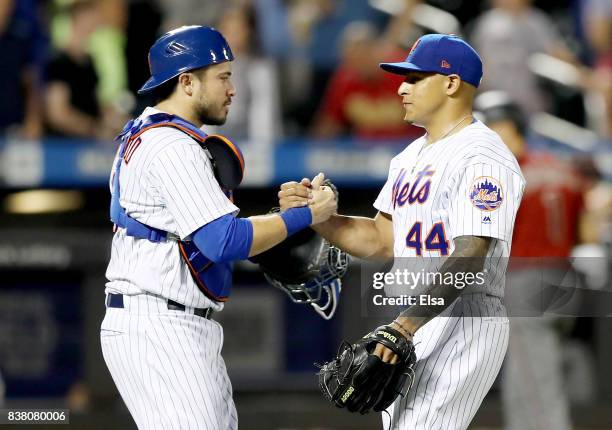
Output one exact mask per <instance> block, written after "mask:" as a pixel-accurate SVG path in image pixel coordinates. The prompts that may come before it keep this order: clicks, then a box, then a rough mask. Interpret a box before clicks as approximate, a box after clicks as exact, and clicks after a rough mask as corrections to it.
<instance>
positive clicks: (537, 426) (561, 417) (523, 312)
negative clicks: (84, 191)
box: [475, 91, 586, 430]
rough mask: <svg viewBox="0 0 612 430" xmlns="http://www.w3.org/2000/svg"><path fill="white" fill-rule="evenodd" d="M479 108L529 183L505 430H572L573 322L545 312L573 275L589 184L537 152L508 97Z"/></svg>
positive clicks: (513, 286) (519, 237) (490, 96)
mask: <svg viewBox="0 0 612 430" xmlns="http://www.w3.org/2000/svg"><path fill="white" fill-rule="evenodd" d="M475 107H476V108H477V109H478V110H479V111H480V112H481V113H482V115H483V116H484V118H483V119H484V121H485V123H486V124H487V125H488V126H489V127H490V128H491V129H492V130H493V131H495V132H497V133H498V134H499V135H500V137H501V138H502V140H503V141H504V143H505V144H506V145H507V146H508V148H509V149H510V150H511V151H512V153H513V154H514V155H515V157H516V158H517V160H518V162H519V165H520V167H521V170H522V172H523V175H524V176H525V180H526V186H525V193H524V195H523V200H522V202H521V207H520V208H519V210H518V213H517V215H516V221H515V224H514V233H513V238H512V253H511V257H513V261H512V262H511V264H510V265H509V268H508V274H507V276H506V291H507V296H506V303H507V305H508V309H509V314H510V315H511V316H512V318H510V340H509V343H508V355H507V357H506V364H505V367H504V378H503V380H502V399H503V402H504V408H503V409H504V412H506V414H505V421H506V426H505V428H506V429H507V430H547V429H555V430H570V429H571V428H572V424H571V420H570V414H569V401H568V396H567V390H565V389H564V378H563V375H564V373H565V372H563V370H562V367H561V365H562V349H561V341H562V339H561V337H560V333H559V332H558V329H559V327H565V328H567V327H569V326H570V325H571V324H572V320H571V319H567V318H563V319H560V318H558V317H555V316H554V315H552V316H551V315H542V312H545V311H547V310H548V309H547V308H548V304H547V303H545V300H546V297H547V294H550V293H548V290H545V288H544V286H545V285H544V283H548V284H547V288H548V289H550V286H551V285H560V284H561V282H562V281H563V280H564V278H565V276H566V275H567V270H568V268H569V261H568V260H567V259H568V258H569V257H570V253H571V251H572V249H573V247H574V246H575V245H576V244H577V243H578V241H579V233H580V230H579V224H580V223H579V220H580V219H581V217H582V215H583V208H584V198H583V197H584V194H585V191H586V183H585V181H584V180H583V178H582V177H581V176H580V175H579V174H578V172H577V170H576V169H575V168H574V167H573V166H572V165H570V164H568V163H565V162H562V161H561V160H559V159H557V158H556V157H555V156H553V155H552V154H547V153H533V152H532V151H530V150H529V148H528V146H527V141H526V132H527V121H526V118H525V116H524V114H523V112H522V111H521V109H520V108H519V107H518V105H516V104H515V103H513V102H511V100H510V97H509V96H508V95H507V94H505V93H503V92H499V91H491V92H485V93H483V94H481V95H480V96H478V97H477V98H476V100H475ZM516 257H529V258H527V259H525V258H523V259H521V258H516ZM572 286H575V285H572ZM533 297H538V298H539V299H540V300H542V303H537V304H534V303H530V306H531V309H526V308H525V307H524V305H525V304H526V303H529V302H530V298H533ZM530 315H531V316H530ZM568 323H569V324H568ZM585 382H586V381H585ZM517 411H520V413H517Z"/></svg>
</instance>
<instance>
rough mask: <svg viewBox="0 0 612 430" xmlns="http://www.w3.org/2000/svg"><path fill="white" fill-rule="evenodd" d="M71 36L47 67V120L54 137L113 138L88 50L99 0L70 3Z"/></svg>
mask: <svg viewBox="0 0 612 430" xmlns="http://www.w3.org/2000/svg"><path fill="white" fill-rule="evenodd" d="M67 7H68V9H69V16H70V23H71V28H70V36H69V38H68V40H67V42H66V44H65V46H64V47H63V49H61V50H60V51H59V52H57V53H56V54H55V55H54V57H53V58H52V60H51V61H50V63H49V66H48V72H47V80H48V83H47V89H46V94H45V98H46V120H47V124H48V129H49V130H48V131H49V133H50V134H51V135H53V136H63V137H80V138H93V137H95V138H101V139H105V138H106V139H108V138H112V137H113V135H114V133H115V132H116V131H117V130H116V129H115V127H110V125H109V124H108V123H106V122H105V121H104V119H103V115H102V109H101V106H100V104H99V103H98V98H97V95H96V88H97V86H98V75H97V74H96V71H95V69H94V66H93V63H92V59H91V56H90V54H89V53H88V43H89V40H90V36H91V35H92V34H93V32H94V31H95V30H96V29H97V28H98V27H99V25H100V23H101V15H100V10H99V8H98V7H99V4H98V2H97V1H96V0H78V1H75V2H73V3H71V4H70V5H69V6H67Z"/></svg>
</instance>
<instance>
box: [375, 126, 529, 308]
mask: <svg viewBox="0 0 612 430" xmlns="http://www.w3.org/2000/svg"><path fill="white" fill-rule="evenodd" d="M524 186H525V180H524V178H523V175H522V173H521V170H520V168H519V166H518V163H517V161H516V158H515V157H514V155H513V154H512V153H511V152H510V151H509V149H508V148H507V147H506V145H505V144H504V143H503V141H502V140H501V139H500V137H499V136H498V135H497V134H496V133H495V132H493V131H492V130H490V129H489V128H488V127H486V126H485V125H484V124H483V123H481V122H479V121H475V122H473V123H472V124H470V125H469V126H467V127H465V128H463V129H462V130H460V131H459V132H457V133H455V134H453V135H451V136H449V137H446V138H444V139H441V140H439V141H437V142H434V143H433V144H429V145H428V144H427V141H426V138H425V136H423V137H421V138H419V139H417V140H416V141H414V142H413V143H412V144H411V145H409V146H408V147H407V148H406V149H405V150H404V151H402V152H401V153H400V154H399V155H397V156H396V157H395V158H393V160H392V161H391V165H390V169H389V176H388V179H387V182H386V183H385V185H384V187H383V189H382V191H381V192H380V194H379V196H378V198H377V199H376V201H375V203H374V207H376V209H378V210H379V211H381V212H384V213H387V214H390V215H391V216H392V217H393V233H394V255H395V257H415V256H423V257H442V258H434V259H431V262H432V263H431V265H433V266H435V267H431V265H430V267H427V271H428V272H429V271H433V272H435V271H437V270H436V268H439V267H440V266H441V264H442V262H443V261H444V257H445V256H448V255H450V254H451V253H452V251H453V249H454V244H453V239H454V238H456V237H459V236H486V237H492V238H493V243H492V245H491V247H490V248H489V253H488V256H487V257H488V258H487V259H486V263H485V267H484V269H485V283H484V285H483V286H482V287H477V286H474V287H471V288H472V289H473V290H474V292H477V291H480V292H486V293H487V294H491V295H495V296H498V297H503V286H504V282H503V280H504V274H505V271H506V266H507V257H509V255H510V247H511V241H512V230H513V227H514V219H515V217H516V212H517V210H518V207H519V205H520V201H521V197H522V195H523V189H524ZM421 267H422V266H421Z"/></svg>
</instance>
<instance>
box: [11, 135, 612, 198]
mask: <svg viewBox="0 0 612 430" xmlns="http://www.w3.org/2000/svg"><path fill="white" fill-rule="evenodd" d="M404 145H405V143H402V142H397V141H396V142H385V143H383V142H364V141H354V140H338V141H328V142H321V141H312V140H308V139H285V140H282V141H279V142H276V144H269V145H265V144H248V143H243V144H242V145H241V147H242V148H243V150H244V153H245V160H246V175H245V182H244V185H246V186H267V185H273V184H278V183H280V182H284V181H286V180H294V179H300V178H302V177H311V176H312V175H313V174H316V173H317V172H319V171H322V172H325V173H327V175H328V176H330V177H332V178H333V180H334V182H336V183H337V184H339V185H353V186H363V187H369V186H374V187H377V186H380V185H381V184H382V183H383V182H384V181H385V180H386V177H387V169H388V166H389V162H390V161H391V158H393V157H394V156H395V155H396V154H397V153H399V152H400V151H401V150H402V149H403V146H404ZM530 145H531V146H533V147H535V148H538V149H542V148H545V149H548V150H552V151H554V152H558V153H561V154H563V155H566V154H570V153H572V152H576V151H575V150H571V149H569V148H567V147H565V146H563V145H561V144H559V143H556V142H554V141H550V140H546V139H542V138H534V139H532V140H531V141H530ZM115 149H116V147H115V145H114V144H113V143H110V142H92V141H85V140H69V139H46V140H43V141H42V142H37V143H33V142H22V141H19V142H17V141H0V184H2V186H4V187H7V188H16V187H19V188H22V187H23V188H30V187H69V188H87V187H100V186H106V184H107V181H108V174H109V171H110V168H111V165H112V160H113V157H114V152H115ZM591 152H594V153H595V154H596V157H595V158H597V160H602V159H604V160H607V162H604V163H603V165H604V175H605V176H607V177H608V178H610V179H612V172H610V171H606V168H605V166H606V165H608V166H609V164H610V162H611V161H612V143H611V142H601V143H600V145H598V146H597V147H596V148H595V150H594V151H591ZM606 163H607V164H606Z"/></svg>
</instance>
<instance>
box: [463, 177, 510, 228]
mask: <svg viewBox="0 0 612 430" xmlns="http://www.w3.org/2000/svg"><path fill="white" fill-rule="evenodd" d="M469 198H470V201H471V202H472V204H473V205H474V206H475V207H476V208H477V209H480V210H481V211H486V212H491V211H494V210H496V209H498V208H499V207H500V206H501V204H502V202H503V201H504V196H503V191H502V187H501V185H500V184H499V182H498V181H497V180H496V179H493V178H492V177H490V176H481V177H479V178H476V179H474V182H472V186H471V187H470V191H469ZM484 221H485V220H483V222H484Z"/></svg>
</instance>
